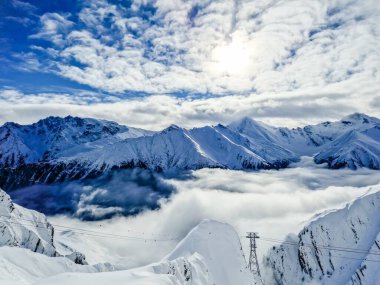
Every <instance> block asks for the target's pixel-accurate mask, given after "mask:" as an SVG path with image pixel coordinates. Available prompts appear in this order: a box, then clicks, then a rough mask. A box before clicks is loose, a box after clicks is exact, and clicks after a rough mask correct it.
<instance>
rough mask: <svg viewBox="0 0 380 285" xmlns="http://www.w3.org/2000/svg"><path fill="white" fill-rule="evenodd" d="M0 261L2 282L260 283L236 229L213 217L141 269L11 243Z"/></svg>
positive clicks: (202, 284)
mask: <svg viewBox="0 0 380 285" xmlns="http://www.w3.org/2000/svg"><path fill="white" fill-rule="evenodd" d="M0 265H2V266H0V282H1V284H14V285H15V284H17V285H18V284H41V285H42V284H57V285H59V284H93V285H97V284H141V285H143V284H144V285H147V284H149V285H151V284H163V285H164V284H165V285H190V284H191V285H206V284H218V285H233V284H241V285H249V284H252V285H253V284H261V283H259V282H257V281H255V276H253V275H252V274H251V273H250V271H249V270H248V269H247V268H246V265H245V258H244V254H243V251H242V249H241V244H240V240H239V236H238V235H237V233H236V232H235V230H234V229H233V228H232V227H231V226H229V225H227V224H223V223H219V222H216V221H209V220H205V221H203V222H202V223H200V224H199V225H198V226H197V227H195V228H194V229H193V230H191V231H190V233H189V234H188V235H187V236H186V237H185V238H184V239H183V240H182V241H181V242H180V243H179V244H178V246H177V247H176V248H175V249H174V250H173V251H172V252H171V253H170V254H169V255H168V256H167V257H165V258H164V259H163V260H162V261H160V262H157V263H154V264H151V265H148V266H145V267H141V268H137V269H130V270H121V269H122V268H121V267H114V266H111V265H110V264H98V265H93V266H89V265H82V266H79V265H77V264H74V263H73V262H72V261H70V260H69V259H67V258H64V257H54V258H53V257H47V256H45V255H41V254H37V253H33V252H31V251H29V250H25V249H18V248H9V247H3V248H0ZM114 270H118V271H114ZM105 271H112V272H105ZM97 272H102V273H97ZM89 273H96V274H89Z"/></svg>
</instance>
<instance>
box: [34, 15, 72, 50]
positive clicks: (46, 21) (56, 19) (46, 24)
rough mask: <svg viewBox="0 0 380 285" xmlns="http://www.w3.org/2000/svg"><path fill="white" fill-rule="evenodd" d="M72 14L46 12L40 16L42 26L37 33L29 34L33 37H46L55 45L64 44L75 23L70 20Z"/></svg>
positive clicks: (45, 38)
mask: <svg viewBox="0 0 380 285" xmlns="http://www.w3.org/2000/svg"><path fill="white" fill-rule="evenodd" d="M69 16H70V14H59V13H45V14H43V15H42V16H41V17H40V22H41V28H40V31H39V32H38V33H37V34H32V35H30V36H29V38H31V39H44V40H46V41H50V42H52V43H54V44H55V45H62V44H63V43H64V37H65V35H66V33H67V32H68V29H69V28H70V27H71V26H72V25H73V24H74V23H73V22H72V21H70V20H68V17H69Z"/></svg>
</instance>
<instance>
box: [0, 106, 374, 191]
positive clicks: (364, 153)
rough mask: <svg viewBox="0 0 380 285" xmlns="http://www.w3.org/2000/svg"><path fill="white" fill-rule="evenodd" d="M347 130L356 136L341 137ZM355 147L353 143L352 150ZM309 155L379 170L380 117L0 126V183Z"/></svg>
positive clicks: (262, 165)
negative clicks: (159, 125)
mask: <svg viewBox="0 0 380 285" xmlns="http://www.w3.org/2000/svg"><path fill="white" fill-rule="evenodd" d="M350 133H354V134H359V135H358V136H354V137H351V138H350V139H349V140H347V139H344V138H345V136H348V135H349V134H350ZM352 146H354V148H352ZM304 155H307V156H313V157H314V161H315V162H316V163H318V164H320V163H327V165H328V167H330V168H343V167H348V168H351V169H356V168H359V167H367V168H372V169H380V120H379V119H377V118H375V117H370V116H367V115H365V114H359V113H355V114H352V115H349V116H346V117H344V118H343V119H342V120H340V121H336V122H323V123H320V124H317V125H308V126H304V127H302V128H292V129H289V128H284V127H281V128H278V127H272V126H270V125H267V124H265V123H261V122H258V121H255V120H253V119H251V118H248V117H244V118H242V119H240V120H238V121H235V122H233V123H231V124H229V125H222V124H218V125H216V126H204V127H197V128H191V129H186V128H182V127H180V126H177V125H171V126H169V127H168V128H166V129H164V130H162V131H159V132H153V131H148V130H143V129H137V128H131V127H127V126H123V125H119V124H117V123H115V122H111V121H106V120H97V119H91V118H79V117H71V116H68V117H65V118H60V117H48V118H46V119H42V120H39V121H38V122H36V123H34V124H31V125H19V124H16V123H5V124H4V125H3V126H1V127H0V187H3V188H5V189H15V188H17V187H20V186H27V185H28V184H33V183H54V182H63V181H67V180H76V179H84V178H91V177H96V176H99V175H102V174H104V173H106V172H107V171H111V170H113V169H121V168H136V167H139V168H147V169H150V170H152V171H156V172H173V171H174V172H176V171H177V172H178V171H188V170H196V169H200V168H205V167H208V168H215V167H216V168H226V169H235V170H244V169H250V170H259V169H280V168H284V167H287V166H288V165H289V164H291V163H294V162H297V161H299V160H300V157H301V156H304Z"/></svg>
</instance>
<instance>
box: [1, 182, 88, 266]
mask: <svg viewBox="0 0 380 285" xmlns="http://www.w3.org/2000/svg"><path fill="white" fill-rule="evenodd" d="M0 246H11V247H20V248H25V249H28V250H31V251H33V252H36V253H40V254H44V255H46V256H51V257H55V256H62V255H64V256H65V258H67V259H70V260H72V261H74V262H75V263H78V264H86V259H85V256H84V255H83V254H81V253H79V252H77V251H75V250H74V249H71V248H68V247H66V248H64V247H65V246H64V245H61V248H62V250H60V252H58V251H57V249H56V247H55V245H54V228H53V226H52V225H51V224H50V223H49V222H48V220H47V219H46V216H45V215H43V214H41V213H39V212H37V211H33V210H29V209H26V208H23V207H21V206H19V205H17V204H14V203H13V202H12V200H11V198H10V197H9V195H8V194H7V193H5V192H4V191H3V190H1V189H0ZM63 249H64V250H63Z"/></svg>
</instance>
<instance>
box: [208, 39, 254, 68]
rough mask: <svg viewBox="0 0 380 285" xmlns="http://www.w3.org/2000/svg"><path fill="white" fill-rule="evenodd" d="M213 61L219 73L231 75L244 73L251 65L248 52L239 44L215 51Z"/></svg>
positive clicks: (225, 46)
mask: <svg viewBox="0 0 380 285" xmlns="http://www.w3.org/2000/svg"><path fill="white" fill-rule="evenodd" d="M213 61H214V62H215V63H216V68H217V69H218V71H220V72H223V73H227V74H230V75H239V74H242V73H244V72H245V71H246V70H247V68H248V64H249V53H248V50H247V49H246V48H245V47H244V46H243V45H242V44H241V43H238V42H231V43H229V44H227V45H224V46H220V47H217V48H215V49H214V51H213Z"/></svg>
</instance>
